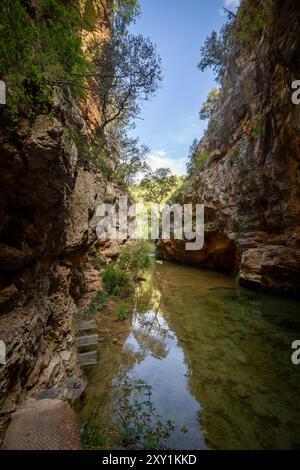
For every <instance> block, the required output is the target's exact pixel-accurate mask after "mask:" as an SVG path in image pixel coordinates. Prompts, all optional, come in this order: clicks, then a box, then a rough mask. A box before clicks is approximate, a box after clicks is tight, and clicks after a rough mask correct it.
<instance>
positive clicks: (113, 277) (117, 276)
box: [102, 265, 133, 298]
mask: <svg viewBox="0 0 300 470" xmlns="http://www.w3.org/2000/svg"><path fill="white" fill-rule="evenodd" d="M102 277H103V282H104V286H105V290H106V292H107V293H108V294H109V295H112V296H114V297H117V298H119V297H121V298H126V297H128V296H129V294H130V293H131V292H132V290H133V284H132V281H131V278H130V276H129V274H127V273H125V272H124V271H122V270H121V269H119V268H118V267H116V266H113V265H109V266H107V267H106V269H105V270H104V272H103V274H102Z"/></svg>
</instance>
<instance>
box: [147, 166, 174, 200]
mask: <svg viewBox="0 0 300 470" xmlns="http://www.w3.org/2000/svg"><path fill="white" fill-rule="evenodd" d="M176 184H177V178H176V176H174V175H172V173H171V170H170V168H158V169H157V170H155V171H152V170H151V169H149V172H148V174H147V176H145V177H144V178H143V179H142V181H141V182H140V185H139V187H140V188H141V190H142V192H143V197H144V199H145V200H146V201H149V202H154V203H155V204H158V206H159V207H160V206H161V204H162V203H163V201H164V200H166V199H167V198H168V197H170V195H171V194H172V192H173V191H174V190H175V189H176Z"/></svg>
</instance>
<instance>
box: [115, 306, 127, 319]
mask: <svg viewBox="0 0 300 470" xmlns="http://www.w3.org/2000/svg"><path fill="white" fill-rule="evenodd" d="M117 313H118V319H119V320H121V321H123V320H126V318H127V316H128V311H127V307H126V305H124V304H120V305H119V306H118V310H117Z"/></svg>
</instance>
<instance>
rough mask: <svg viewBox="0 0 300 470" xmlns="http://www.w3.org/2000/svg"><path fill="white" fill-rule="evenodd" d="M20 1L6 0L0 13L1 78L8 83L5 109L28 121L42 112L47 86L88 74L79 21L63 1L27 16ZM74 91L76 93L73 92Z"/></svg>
mask: <svg viewBox="0 0 300 470" xmlns="http://www.w3.org/2000/svg"><path fill="white" fill-rule="evenodd" d="M26 3H27V2H24V1H22V0H5V1H3V5H1V11H0V28H1V34H0V76H1V78H3V79H4V80H5V81H6V83H7V89H8V97H7V101H8V105H9V106H10V108H11V109H12V111H13V112H15V113H17V112H18V111H20V110H21V109H22V111H23V112H26V113H27V114H28V115H29V116H30V115H31V114H32V113H33V110H36V104H37V103H39V104H40V108H41V111H46V109H45V108H47V106H48V104H49V102H50V101H51V96H52V82H53V81H55V80H60V79H61V78H62V77H63V78H64V80H68V79H72V81H73V82H74V81H77V82H78V84H80V83H82V80H81V79H78V78H76V77H79V76H80V75H82V74H84V73H86V72H87V70H88V61H87V60H86V58H85V57H84V54H83V51H82V49H81V38H80V34H79V33H80V29H81V27H82V26H83V20H82V18H81V16H80V14H79V13H78V11H77V9H76V8H74V6H71V5H70V4H64V2H63V1H62V0H43V1H42V2H35V3H36V5H37V6H36V8H35V9H34V10H33V11H32V12H30V13H29V9H28V8H26ZM77 90H78V88H77Z"/></svg>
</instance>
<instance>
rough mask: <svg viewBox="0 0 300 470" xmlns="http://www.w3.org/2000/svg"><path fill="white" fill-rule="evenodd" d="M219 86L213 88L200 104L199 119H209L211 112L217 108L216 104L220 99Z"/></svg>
mask: <svg viewBox="0 0 300 470" xmlns="http://www.w3.org/2000/svg"><path fill="white" fill-rule="evenodd" d="M220 91H221V90H220V88H213V89H212V90H211V91H210V92H209V94H208V96H207V99H206V101H205V102H204V103H203V104H202V107H201V109H200V112H199V117H200V119H201V120H203V121H204V120H206V119H210V118H211V116H212V115H213V113H214V112H215V111H216V110H217V108H218V104H219V101H220Z"/></svg>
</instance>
